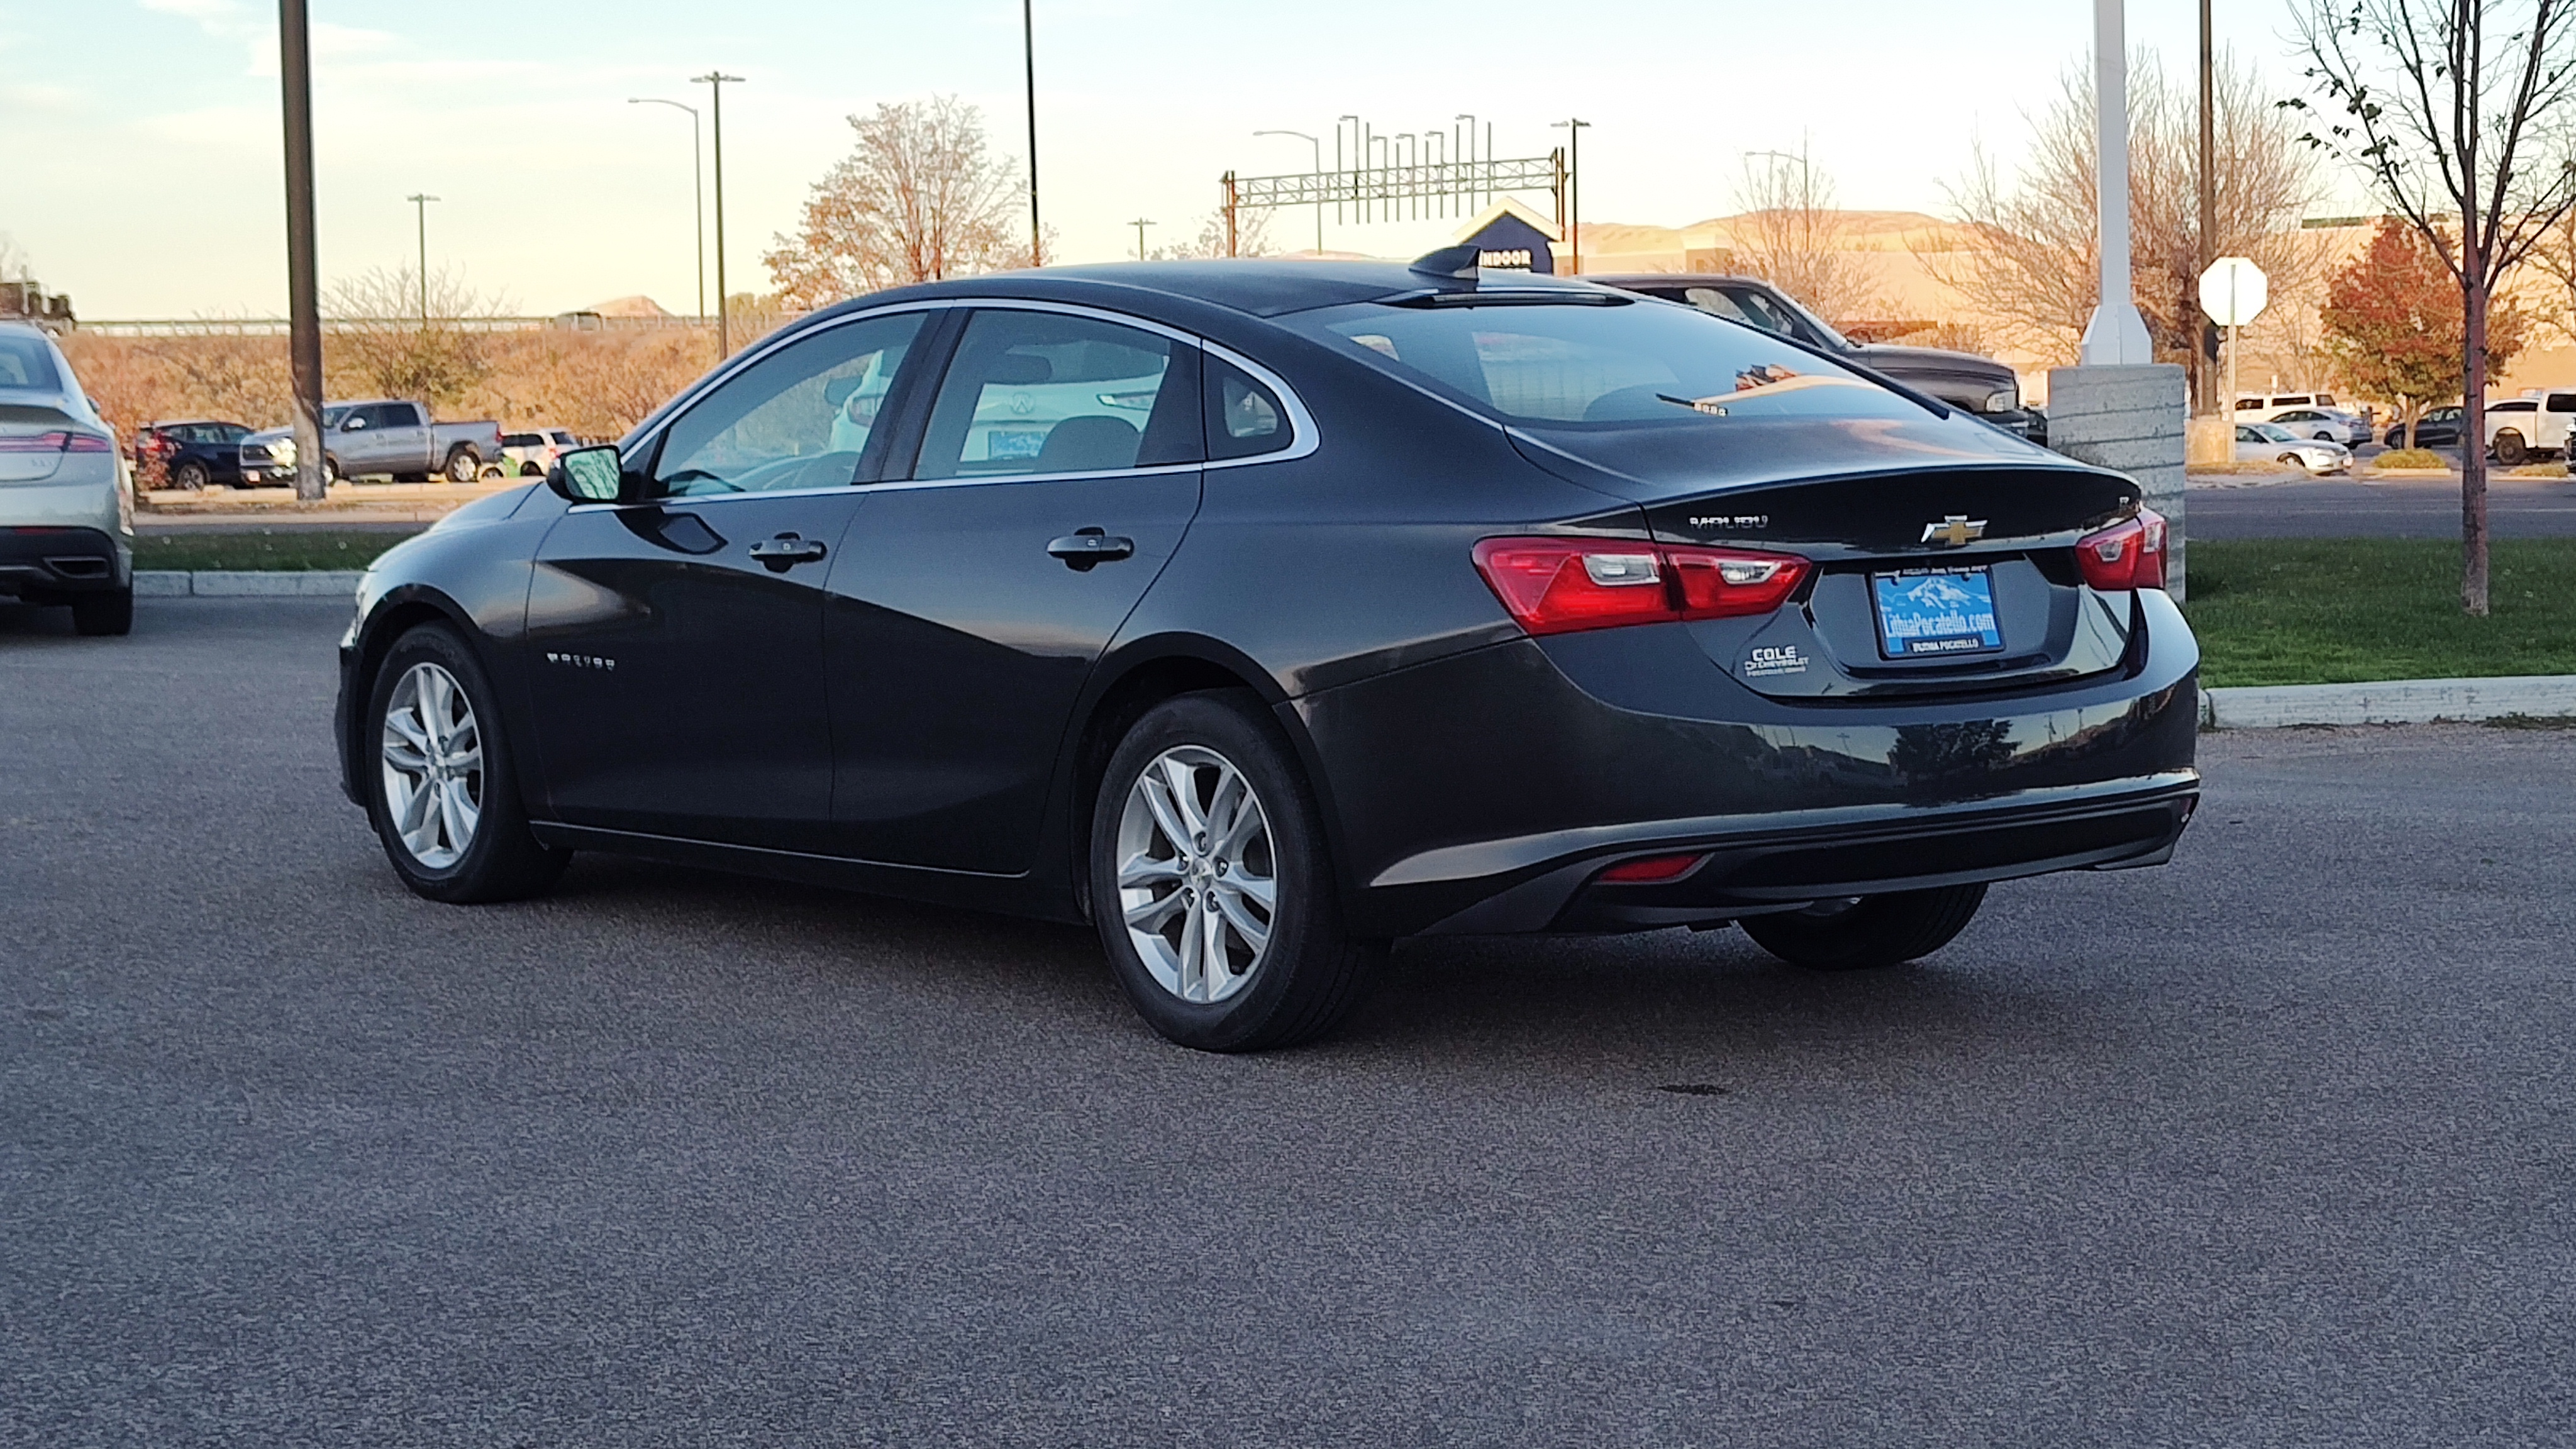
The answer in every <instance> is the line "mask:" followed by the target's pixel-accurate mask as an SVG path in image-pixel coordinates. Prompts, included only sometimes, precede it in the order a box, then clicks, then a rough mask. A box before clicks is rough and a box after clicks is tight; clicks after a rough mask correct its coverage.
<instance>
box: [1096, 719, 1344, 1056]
mask: <svg viewBox="0 0 2576 1449" xmlns="http://www.w3.org/2000/svg"><path fill="white" fill-rule="evenodd" d="M1090 873H1091V916H1092V920H1093V922H1094V923H1095V924H1096V925H1097V926H1098V928H1099V931H1100V942H1101V945H1102V947H1103V948H1105V949H1106V950H1107V952H1108V953H1109V961H1110V965H1111V967H1112V969H1113V970H1114V971H1115V972H1116V973H1117V976H1118V983H1119V985H1120V986H1122V987H1124V988H1126V991H1127V997H1128V1000H1130V1001H1131V1002H1133V1003H1135V1006H1136V1010H1137V1011H1138V1013H1139V1014H1141V1015H1142V1016H1143V1017H1144V1018H1145V1020H1146V1021H1148V1022H1150V1023H1151V1024H1152V1025H1153V1027H1154V1029H1155V1030H1156V1031H1159V1032H1161V1033H1162V1034H1163V1035H1164V1036H1165V1037H1168V1038H1169V1039H1171V1040H1172V1041H1175V1042H1178V1043H1179V1044H1181V1045H1182V1046H1187V1047H1196V1048H1199V1049H1200V1050H1202V1051H1218V1052H1240V1051H1260V1050H1264V1049H1267V1048H1273V1047H1285V1046H1294V1045H1296V1044H1298V1043H1299V1042H1304V1041H1310V1040H1312V1039H1314V1038H1315V1037H1318V1036H1321V1035H1323V1034H1324V1033H1325V1032H1327V1031H1330V1030H1331V1029H1332V1028H1333V1027H1334V1026H1335V1025H1337V1024H1339V1023H1340V1022H1341V1021H1342V1019H1343V1018H1345V1017H1346V1016H1348V1015H1349V1014H1350V1012H1351V1009H1352V1008H1353V1007H1355V1006H1357V1005H1358V1004H1359V1002H1360V1000H1361V998H1362V997H1363V995H1364V994H1365V993H1366V991H1367V988H1368V986H1369V985H1370V983H1371V982H1372V981H1373V980H1374V979H1375V977H1376V975H1377V970H1378V967H1379V964H1380V963H1381V962H1382V961H1383V960H1384V959H1385V956H1386V948H1385V946H1384V944H1383V943H1380V942H1373V941H1356V940H1353V939H1351V938H1350V936H1349V935H1348V934H1347V933H1346V932H1345V931H1344V929H1343V927H1342V921H1341V903H1340V900H1339V897H1338V894H1337V893H1336V891H1335V889H1334V885H1333V874H1332V868H1331V864H1330V862H1329V861H1328V860H1327V858H1326V856H1325V851H1324V839H1323V830H1322V827H1321V823H1320V821H1319V819H1318V816H1317V811H1316V808H1315V804H1314V800H1313V797H1312V795H1311V793H1310V792H1309V791H1308V790H1307V788H1306V782H1305V780H1304V778H1303V777H1302V776H1301V775H1299V773H1298V772H1297V769H1296V766H1295V764H1294V762H1293V759H1292V757H1291V755H1290V753H1289V749H1288V745H1287V742H1286V741H1285V740H1282V739H1281V738H1280V737H1279V732H1278V728H1277V726H1276V725H1274V724H1272V723H1271V722H1270V721H1269V720H1268V719H1267V718H1266V716H1265V714H1264V713H1263V711H1262V710H1261V708H1260V702H1259V701H1258V700H1257V699H1254V698H1252V697H1251V696H1249V695H1238V694H1234V693H1226V694H1192V695H1184V696H1182V697H1180V698H1178V699H1174V700H1169V701H1166V702H1165V703H1163V704H1161V705H1158V706H1156V707H1155V708H1154V709H1152V710H1150V711H1148V712H1147V713H1146V715H1145V717H1144V718H1142V719H1140V720H1138V721H1137V722H1136V725H1135V727H1134V728H1133V729H1131V730H1129V731H1128V732H1127V737H1126V739H1125V740H1124V741H1122V742H1121V743H1120V744H1119V746H1118V749H1117V752H1116V753H1115V754H1113V755H1111V756H1110V759H1109V767H1108V769H1107V771H1106V772H1105V773H1104V774H1103V776H1102V779H1101V782H1100V793H1099V795H1098V797H1097V801H1096V803H1095V805H1094V807H1093V812H1092V822H1091V849H1090Z"/></svg>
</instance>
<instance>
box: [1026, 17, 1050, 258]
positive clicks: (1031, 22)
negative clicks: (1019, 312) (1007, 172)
mask: <svg viewBox="0 0 2576 1449" xmlns="http://www.w3.org/2000/svg"><path fill="white" fill-rule="evenodd" d="M1030 5H1031V0H1020V64H1021V67H1022V69H1023V70H1024V71H1025V73H1026V74H1025V79H1026V81H1027V84H1028V101H1029V265H1030V266H1033V267H1042V266H1045V265H1046V240H1045V236H1046V234H1045V233H1044V232H1043V231H1041V230H1039V228H1038V31H1037V21H1036V19H1035V17H1033V16H1032V15H1031V14H1030V13H1029V11H1030Z"/></svg>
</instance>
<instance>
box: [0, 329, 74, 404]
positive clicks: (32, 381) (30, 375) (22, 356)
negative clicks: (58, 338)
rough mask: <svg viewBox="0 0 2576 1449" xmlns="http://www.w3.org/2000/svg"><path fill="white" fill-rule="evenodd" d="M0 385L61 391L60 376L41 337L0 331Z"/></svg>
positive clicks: (51, 353)
mask: <svg viewBox="0 0 2576 1449" xmlns="http://www.w3.org/2000/svg"><path fill="white" fill-rule="evenodd" d="M0 387H27V388H36V389H40V390H42V391H45V392H60V391H62V387H63V378H62V374H61V373H60V372H58V371H56V370H55V368H54V350H53V349H52V348H50V347H47V346H46V345H45V340H44V339H43V338H41V337H29V336H27V335H26V334H24V333H11V332H0Z"/></svg>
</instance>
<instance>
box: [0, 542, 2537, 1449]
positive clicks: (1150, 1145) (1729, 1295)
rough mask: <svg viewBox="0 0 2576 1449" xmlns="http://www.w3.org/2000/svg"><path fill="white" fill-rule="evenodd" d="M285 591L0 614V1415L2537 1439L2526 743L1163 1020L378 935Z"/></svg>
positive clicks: (196, 1422) (2315, 776)
mask: <svg viewBox="0 0 2576 1449" xmlns="http://www.w3.org/2000/svg"><path fill="white" fill-rule="evenodd" d="M2194 501H2195V503H2197V497H2195V500H2194ZM344 617H345V609H344V607H343V606H341V605H338V604H324V603H308V602H302V601H247V600H244V601H235V600H184V599H183V600H158V599H156V600H147V601H145V605H144V608H143V610H142V611H141V613H140V616H139V620H138V624H137V627H136V632H135V635H134V637H132V638H131V639H124V640H113V639H78V638H75V637H73V636H72V635H71V633H70V630H69V627H68V624H67V623H65V622H62V621H61V620H60V619H59V618H58V617H57V616H56V615H54V614H50V613H38V612H34V611H28V610H23V609H17V608H14V607H10V606H0V962H5V966H0V1442H6V1443H12V1444H28V1445H37V1444H41V1445H46V1446H74V1445H108V1444H116V1445H134V1444H150V1445H155V1446H167V1445H180V1444H189V1445H193V1444H213V1443H226V1444H242V1445H262V1446H268V1445H303V1444H333V1445H359V1444H363V1445H410V1444H420V1445H500V1444H510V1445H519V1444H527V1445H538V1444H542V1445H550V1446H551V1445H567V1444H583V1445H590V1444H597V1445H620V1446H623V1445H652V1444H674V1445H679V1444H687V1445H697V1444H707V1443H716V1442H727V1443H756V1444H767V1443H777V1444H824V1443H830V1444H885V1445H904V1446H918V1445H945V1444H956V1445H969V1444H972V1445H992V1444H1011V1445H1038V1444H1049V1445H1052V1444H1068V1445H1070V1444H1084V1445H1103V1444H1126V1443H1152V1444H1207V1445H1243V1444H1255V1443H1278V1444H1299V1445H1312V1444H1368V1445H1394V1444H1406V1445H1411V1444H1476V1445H1539V1444H1566V1445H1573V1444H1602V1445H1608V1444H1706V1445H1736V1444H1740V1445H1759V1446H1789V1445H1817V1446H1853V1445H1934V1444H1943V1445H1946V1444H1977V1445H2048V1446H2066V1445H2077V1444H2084V1445H2094V1444H2100V1445H2112V1444H2120V1445H2127V1444H2170V1445H2192V1444H2208V1445H2228V1446H2246V1445H2272V1444H2285V1445H2286V1444H2300V1445H2339V1446H2349V1445H2382V1444H2385V1445H2428V1444H2439V1445H2535V1444H2549V1443H2565V1442H2568V1438H2569V1434H2570V1430H2569V1427H2568V1426H2569V1425H2570V1424H2571V1423H2576V1356H2571V1355H2570V1353H2569V1351H2568V1345H2569V1344H2570V1343H2576V1230H2571V1225H2570V1220H2571V1212H2576V1128H2571V1108H2576V1079H2572V1078H2571V1074H2570V1071H2569V1056H2570V1051H2571V1043H2576V950H2571V949H2570V945H2569V943H2570V942H2571V940H2576V863H2571V862H2576V812H2571V811H2570V810H2569V809H2568V808H2567V807H2568V802H2569V800H2570V799H2571V798H2576V733H2570V732H2560V731H2512V730H2500V729H2486V728H2474V727H2436V728H2424V729H2405V730H2377V731H2354V732H2286V733H2277V734H2249V735H2217V736H2210V737H2207V739H2206V743H2205V758H2204V763H2205V767H2206V769H2207V771H2208V776H2209V794H2208V801H2207V804H2206V805H2205V806H2204V808H2203V810H2202V812H2201V816H2200V820H2199V822H2198V823H2197V824H2196V825H2195V827H2194V828H2193V831H2192V833H2191V834H2190V835H2189V836H2188V837H2187V838H2186V840H2185V842H2184V846H2183V849H2182V852H2181V855H2180V858H2179V860H2178V862H2177V863H2176V864H2175V865H2174V866H2173V867H2170V868H2168V869H2164V870H2154V871H2138V872H2127V873H2119V874H2105V875H2081V876H2067V877H2058V878H2054V879H2049V880H2043V881H2035V882H2025V883H2020V884H2014V885H2008V886H2003V887H1999V888H1997V890H1996V892H1995V894H1994V896H1993V897H1992V899H1991V900H1990V902H1989V905H1988V907H1987V910H1986V912H1985V914H1984V915H1983V916H1982V917H1981V918H1980V919H1979V920H1978V922H1977V923H1976V924H1975V925H1973V926H1972V927H1971V928H1970V929H1969V931H1968V932H1967V934H1966V935H1965V936H1963V937H1962V938H1961V939H1960V940H1959V941H1958V942H1957V943H1956V944H1955V945H1953V946H1952V947H1951V948H1949V949H1948V950H1947V951H1945V952H1943V953H1941V954H1940V955H1939V956H1937V957H1935V958H1934V959H1933V961H1932V962H1931V963H1929V964H1927V965H1926V966H1924V967H1921V968H1918V969H1914V970H1909V971H1903V972H1898V973H1889V974H1877V975H1870V976H1863V977H1856V978H1832V977H1816V976H1808V975H1802V974H1799V973H1795V972H1792V971H1790V970H1788V969H1786V968H1783V967H1780V966H1778V965H1776V964H1773V963H1772V962H1771V961H1770V960H1769V959H1768V958H1767V957H1765V956H1763V955H1762V954H1761V953H1760V952H1758V951H1757V950H1755V949H1754V948H1753V947H1752V946H1751V945H1750V943H1748V942H1747V941H1745V940H1744V939H1743V938H1742V937H1741V936H1740V935H1737V934H1735V933H1732V932H1727V933H1721V934H1715V935H1706V936H1696V937H1694V936H1690V935H1687V934H1682V933H1666V934H1660V935H1651V936H1643V937H1633V938H1625V939H1617V940H1597V941H1558V942H1529V941H1519V942H1450V943H1445V944H1439V945H1433V946H1417V947H1412V948H1408V949H1406V950H1403V951H1401V952H1399V954H1398V956H1397V958H1396V967H1397V969H1396V972H1395V974H1394V977H1393V979H1392V980H1391V981H1390V982H1389V983H1388V985H1387V987H1386V989H1385V990H1384V991H1382V992H1381V993H1380V995H1379V996H1378V997H1377V998H1376V999H1375V1000H1374V1001H1373V1002H1372V1003H1371V1004H1370V1005H1369V1006H1368V1007H1366V1008H1364V1009H1363V1011H1362V1013H1361V1014H1360V1016H1359V1017H1358V1019H1357V1020H1356V1022H1355V1023H1354V1024H1353V1026H1352V1027H1351V1029H1350V1030H1348V1031H1347V1032H1346V1033H1345V1034H1344V1035H1342V1036H1341V1037H1339V1038H1337V1039H1336V1040H1334V1041H1332V1042H1329V1043H1327V1044H1325V1045H1323V1046H1322V1047H1320V1048H1316V1049H1310V1050H1306V1051H1302V1052H1297V1053H1292V1054H1286V1055H1279V1056H1270V1057H1261V1058H1249V1059H1228V1058H1218V1057H1209V1056H1200V1055H1195V1054H1192V1053H1188V1052H1184V1051H1180V1050H1177V1049H1174V1048H1172V1047H1169V1046H1166V1045H1164V1044H1163V1043H1162V1042H1161V1041H1160V1040H1159V1039H1157V1038H1155V1037H1153V1036H1152V1035H1151V1034H1150V1033H1149V1032H1148V1031H1147V1030H1146V1028H1145V1027H1144V1026H1143V1025H1142V1024H1141V1023H1139V1022H1138V1021H1137V1020H1136V1019H1135V1018H1134V1017H1133V1016H1132V1015H1131V1014H1130V1012H1129V1011H1128V1009H1127V1007H1126V1006H1125V1005H1124V1004H1123V1002H1121V1001H1120V1000H1119V999H1118V997H1117V995H1116V992H1115V988H1114V987H1113V986H1112V984H1111V982H1110V980H1109V978H1108V975H1107V972H1106V969H1105V968H1104V967H1103V966H1102V965H1101V964H1100V962H1099V960H1098V958H1097V956H1096V954H1095V950H1094V947H1093V946H1092V944H1091V942H1090V941H1089V939H1088V938H1087V937H1086V935H1085V934H1083V933H1081V932H1079V931H1074V930H1068V929H1063V928H1058V927H1051V926H1039V925H1029V924H1022V923H1016V922H1012V921H1007V920H998V919H993V918H989V917H981V916H974V915H967V914H962V913H955V912H947V911H938V910H930V909H924V908H916V907H911V906H905V905H899V904H890V903H885V902H878V901H872V900H868V899H864V898H859V897H852V896H846V895H840V894H835V893H832V892H827V891H821V890H810V889H803V888H797V887H788V886H780V885H772V884H766V883H760V882H751V881H743V880H736V879H731V878H727V877H723V876H717V875H712V874H704V873H698V872H691V871H685V870H679V869H675V868H667V867H660V866H651V865H642V864H631V863H621V862H617V861H613V860H606V859H593V858H584V859H583V860H581V861H579V862H577V863H576V865H575V866H574V869H573V870H572V872H571V873H570V875H569V876H568V877H567V879H566V882H565V884H564V887H563V889H562V890H561V892H560V893H559V894H558V895H556V896H555V897H553V898H551V899H548V900H544V901H540V902H534V903H529V904H525V905H519V906H510V907H491V908H481V909H459V908H454V907H445V906H438V905H432V904H429V903H427V902H423V901H419V900H416V899H414V898H412V897H410V896H408V895H407V894H405V893H404V892H403V891H402V890H401V889H400V888H399V887H398V886H397V885H396V884H395V882H394V879H393V877H392V875H391V874H390V873H389V871H388V870H387V869H386V867H385V865H384V863H383V861H382V859H381V857H380V855H379V854H378V852H377V848H376V844H375V842H374V839H373V838H372V837H371V836H370V835H369V834H368V833H367V831H366V830H365V828H364V825H363V823H362V821H361V818H360V816H359V815H358V814H357V812H356V811H354V810H353V809H351V808H349V807H348V806H347V805H346V804H344V803H343V802H342V801H341V799H340V797H339V795H338V793H337V790H336V787H335V785H334V783H333V778H332V765H331V761H330V758H329V752H328V747H327V741H326V738H325V726H326V721H327V719H328V716H329V711H330V705H331V687H332V678H331V660H330V645H331V642H332V640H333V638H334V637H335V635H336V634H337V632H338V630H339V628H340V626H341V624H342V622H343V620H344ZM1672 1088H1685V1089H1687V1090H1682V1091H1676V1090H1671V1089H1672Z"/></svg>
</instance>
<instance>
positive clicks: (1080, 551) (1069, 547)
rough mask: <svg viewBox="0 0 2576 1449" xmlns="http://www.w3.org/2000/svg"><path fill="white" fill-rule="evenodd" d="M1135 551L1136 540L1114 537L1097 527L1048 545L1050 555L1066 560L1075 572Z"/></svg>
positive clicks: (1065, 563)
mask: <svg viewBox="0 0 2576 1449" xmlns="http://www.w3.org/2000/svg"><path fill="white" fill-rule="evenodd" d="M1135 552H1136V540H1134V539H1132V538H1112V537H1110V536H1109V535H1108V534H1107V533H1105V532H1103V531H1102V530H1100V529H1097V528H1086V529H1082V530H1080V531H1078V532H1075V533H1068V534H1066V535H1065V536H1064V537H1062V538H1059V539H1057V540H1055V541H1054V542H1052V543H1050V544H1048V545H1047V553H1048V555H1049V556H1050V557H1053V558H1060V559H1062V560H1064V566H1065V567H1066V568H1069V569H1071V570H1073V571H1074V572H1075V573H1081V572H1083V571H1085V570H1087V569H1090V568H1092V567H1094V566H1096V565H1099V564H1105V563H1109V562H1111V561H1113V560H1116V559H1122V558H1126V557H1128V556H1129V555H1131V554H1133V553H1135Z"/></svg>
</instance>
